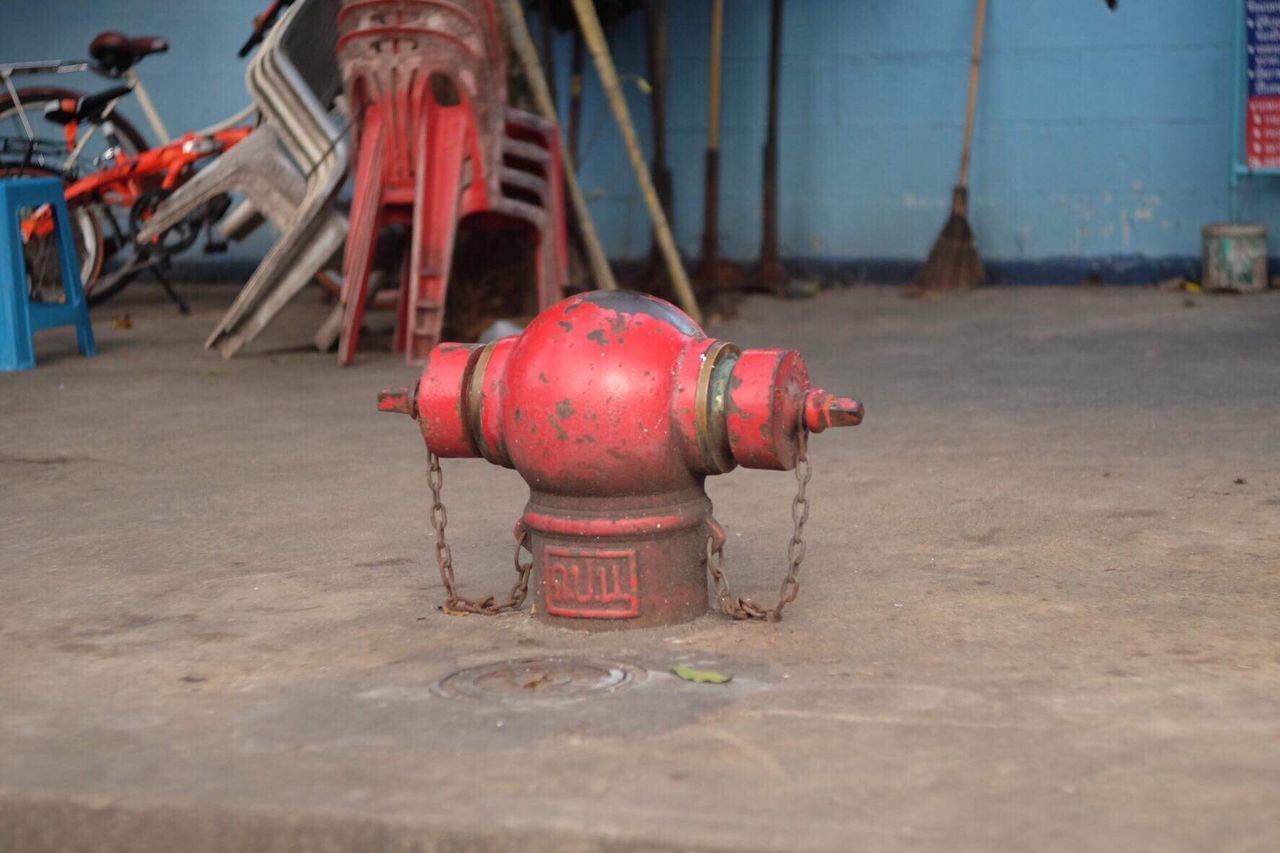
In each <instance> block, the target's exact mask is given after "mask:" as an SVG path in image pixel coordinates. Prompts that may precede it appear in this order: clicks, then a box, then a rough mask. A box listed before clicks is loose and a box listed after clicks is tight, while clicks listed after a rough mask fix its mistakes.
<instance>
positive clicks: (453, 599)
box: [427, 450, 533, 616]
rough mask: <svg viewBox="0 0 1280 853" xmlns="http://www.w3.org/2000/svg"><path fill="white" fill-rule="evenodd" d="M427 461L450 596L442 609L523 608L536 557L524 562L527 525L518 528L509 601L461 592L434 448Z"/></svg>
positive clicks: (439, 557) (490, 612)
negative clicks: (446, 535)
mask: <svg viewBox="0 0 1280 853" xmlns="http://www.w3.org/2000/svg"><path fill="white" fill-rule="evenodd" d="M427 460H428V462H429V465H430V467H428V469H427V485H429V486H430V487H431V526H432V527H434V528H435V530H436V562H437V563H439V564H440V580H441V581H443V582H444V591H445V595H446V599H445V603H444V606H443V607H441V608H440V609H441V610H443V611H444V612H445V613H448V614H450V615H453V616H464V615H467V614H469V613H482V614H484V615H486V616H496V615H497V614H499V613H503V612H505V611H507V610H519V609H520V607H521V606H522V605H523V604H524V600H525V598H526V597H527V596H528V595H529V575H530V573H531V572H532V571H533V560H530V561H529V562H527V563H522V562H520V551H521V550H527V549H528V546H529V531H528V530H526V529H525V528H524V527H523V526H518V527H517V528H516V551H515V556H514V557H513V558H512V562H513V563H514V564H515V570H516V582H515V586H513V587H511V594H510V595H509V596H507V600H506V601H503V602H498V601H496V600H495V599H494V597H493V596H492V595H491V596H489V597H488V598H486V599H483V600H476V599H473V598H463V597H462V596H460V595H458V588H457V584H456V582H455V581H454V579H453V552H452V551H451V550H450V549H449V543H448V542H447V541H446V540H445V538H444V529H445V526H446V525H447V524H448V523H449V513H448V512H447V511H445V508H444V501H443V500H442V499H441V497H440V494H441V492H442V491H443V490H444V471H443V470H442V469H441V468H440V457H438V456H436V455H435V453H433V452H431V451H430V450H428V451H427ZM530 553H532V552H530Z"/></svg>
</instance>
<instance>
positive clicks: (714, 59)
mask: <svg viewBox="0 0 1280 853" xmlns="http://www.w3.org/2000/svg"><path fill="white" fill-rule="evenodd" d="M723 57H724V0H712V2H711V68H710V81H711V83H710V92H709V93H708V95H707V162H706V173H705V184H704V187H703V200H702V278H703V280H704V281H706V283H707V284H709V285H712V286H715V285H717V284H719V282H720V88H721V76H722V74H723V70H724V69H723V65H724V63H723Z"/></svg>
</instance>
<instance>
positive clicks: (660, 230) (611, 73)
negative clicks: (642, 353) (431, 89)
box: [508, 0, 702, 323]
mask: <svg viewBox="0 0 1280 853" xmlns="http://www.w3.org/2000/svg"><path fill="white" fill-rule="evenodd" d="M508 2H511V0H508ZM573 9H574V11H575V12H577V15H578V26H579V27H580V28H581V29H582V35H583V38H585V39H586V42H587V49H588V50H590V51H591V58H592V59H593V60H594V61H595V64H596V71H597V72H598V73H599V74H600V82H601V84H602V85H603V86H604V90H605V93H606V94H608V96H609V106H610V107H612V108H613V117H614V120H615V121H617V123H618V130H620V131H622V141H623V142H624V143H626V146H627V154H628V155H629V156H630V157H631V168H632V170H633V171H634V172H635V173H636V181H637V182H638V183H639V184H640V192H641V194H642V195H643V196H644V201H645V204H646V205H647V206H648V207H649V216H650V218H651V219H652V220H653V233H654V236H656V237H657V238H658V246H659V247H660V248H661V249H662V254H663V257H664V258H665V259H666V262H667V274H668V275H670V276H671V283H672V285H674V286H675V289H676V296H677V297H678V298H679V300H680V306H681V307H682V308H684V311H685V313H686V314H688V315H689V316H690V317H692V318H693V319H694V321H696V322H698V323H701V322H702V312H701V311H700V310H698V300H697V297H695V296H694V295H693V288H692V287H691V286H690V285H689V277H688V276H687V275H685V272H684V266H683V265H682V264H681V263H680V253H679V252H678V251H677V250H676V241H675V239H674V238H673V237H672V236H671V226H670V225H669V224H668V223H667V216H666V214H665V213H663V211H662V202H661V201H659V200H658V192H657V190H655V189H654V186H653V176H652V175H650V174H649V167H648V166H647V165H645V162H644V154H643V153H642V152H641V151H640V141H639V139H637V138H636V129H635V125H633V124H632V123H631V114H630V112H628V110H627V102H626V99H625V98H623V96H622V84H621V83H620V82H619V81H618V70H617V69H616V68H615V67H614V65H613V57H611V56H610V55H609V45H608V44H607V43H606V42H605V40H604V30H602V29H601V28H600V19H599V18H598V17H596V9H595V6H594V5H593V3H592V0H573Z"/></svg>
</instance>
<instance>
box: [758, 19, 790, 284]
mask: <svg viewBox="0 0 1280 853" xmlns="http://www.w3.org/2000/svg"><path fill="white" fill-rule="evenodd" d="M781 47H782V0H773V2H772V10H771V13H770V21H769V114H768V115H769V117H768V123H769V127H768V130H767V131H766V135H765V142H764V199H763V205H762V206H763V209H764V221H763V222H762V223H761V229H760V230H761V244H760V278H761V279H762V283H763V284H764V286H765V287H768V288H770V289H772V290H779V289H781V287H782V283H783V280H784V279H785V278H786V272H785V271H784V270H783V269H782V262H781V261H780V260H779V258H778V76H779V72H780V70H781V64H782V55H781V53H782V51H781Z"/></svg>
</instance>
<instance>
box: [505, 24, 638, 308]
mask: <svg viewBox="0 0 1280 853" xmlns="http://www.w3.org/2000/svg"><path fill="white" fill-rule="evenodd" d="M502 12H503V17H504V18H506V21H507V32H508V33H509V35H510V36H511V44H512V46H513V47H514V48H515V49H516V55H517V56H518V57H520V66H521V68H522V69H523V70H524V75H525V77H526V78H527V79H528V80H529V86H530V87H531V88H532V89H533V100H534V102H535V103H536V104H537V107H538V112H540V113H542V116H543V118H548V119H551V120H552V121H556V103H555V99H554V98H552V97H551V89H550V87H548V86H547V78H546V77H545V76H544V75H543V73H542V63H541V62H539V61H538V49H537V48H536V47H534V44H533V36H531V35H529V25H528V23H527V22H526V21H525V18H524V10H523V9H521V8H520V0H502ZM557 135H558V136H559V137H560V159H561V160H563V161H564V164H565V168H564V178H565V184H566V185H567V186H568V188H569V199H570V201H571V202H572V203H573V212H574V213H575V214H576V215H577V217H578V231H579V232H580V233H581V234H582V244H583V246H584V247H585V248H586V250H587V262H588V263H589V264H590V265H591V276H592V278H594V279H595V282H596V286H597V287H599V288H600V289H601V290H617V289H618V282H617V280H616V279H615V278H614V277H613V270H611V269H609V259H608V258H607V257H605V254H604V248H603V247H602V246H601V245H600V237H599V236H598V235H597V234H596V228H595V225H594V224H593V223H592V222H591V211H590V210H588V209H587V200H586V198H585V197H584V196H583V195H582V187H580V186H579V185H578V174H577V171H576V170H575V168H574V163H573V157H572V156H570V154H569V149H568V147H567V146H566V144H565V139H564V134H557Z"/></svg>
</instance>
